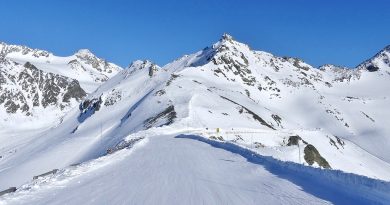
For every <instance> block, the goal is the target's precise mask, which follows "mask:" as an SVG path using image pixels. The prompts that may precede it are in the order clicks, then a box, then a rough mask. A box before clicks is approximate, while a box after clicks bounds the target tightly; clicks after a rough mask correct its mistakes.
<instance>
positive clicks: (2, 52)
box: [0, 43, 122, 93]
mask: <svg viewBox="0 0 390 205" xmlns="http://www.w3.org/2000/svg"><path fill="white" fill-rule="evenodd" d="M0 45H1V46H0V57H2V58H7V59H9V60H11V61H14V62H17V63H19V64H25V63H27V62H29V63H31V64H33V65H34V66H36V67H37V68H38V69H40V70H42V71H45V72H48V73H54V74H58V75H62V76H65V77H68V78H72V79H76V80H78V81H79V82H80V85H81V87H82V88H83V89H84V90H85V91H86V92H88V93H90V92H92V91H94V90H95V89H96V88H97V87H98V86H99V85H100V84H101V83H103V82H104V81H106V80H108V79H109V78H111V77H112V76H114V75H115V74H116V73H118V72H119V71H120V70H122V68H121V67H119V66H117V65H115V64H113V63H110V62H107V61H106V60H104V59H101V58H98V57H96V56H95V55H94V54H93V53H92V52H90V51H89V50H88V49H81V50H79V51H78V52H76V53H75V54H74V55H71V56H67V57H59V56H55V55H54V54H52V53H50V52H47V51H44V50H39V49H31V48H28V47H26V46H18V45H7V44H5V43H2V44H0Z"/></svg>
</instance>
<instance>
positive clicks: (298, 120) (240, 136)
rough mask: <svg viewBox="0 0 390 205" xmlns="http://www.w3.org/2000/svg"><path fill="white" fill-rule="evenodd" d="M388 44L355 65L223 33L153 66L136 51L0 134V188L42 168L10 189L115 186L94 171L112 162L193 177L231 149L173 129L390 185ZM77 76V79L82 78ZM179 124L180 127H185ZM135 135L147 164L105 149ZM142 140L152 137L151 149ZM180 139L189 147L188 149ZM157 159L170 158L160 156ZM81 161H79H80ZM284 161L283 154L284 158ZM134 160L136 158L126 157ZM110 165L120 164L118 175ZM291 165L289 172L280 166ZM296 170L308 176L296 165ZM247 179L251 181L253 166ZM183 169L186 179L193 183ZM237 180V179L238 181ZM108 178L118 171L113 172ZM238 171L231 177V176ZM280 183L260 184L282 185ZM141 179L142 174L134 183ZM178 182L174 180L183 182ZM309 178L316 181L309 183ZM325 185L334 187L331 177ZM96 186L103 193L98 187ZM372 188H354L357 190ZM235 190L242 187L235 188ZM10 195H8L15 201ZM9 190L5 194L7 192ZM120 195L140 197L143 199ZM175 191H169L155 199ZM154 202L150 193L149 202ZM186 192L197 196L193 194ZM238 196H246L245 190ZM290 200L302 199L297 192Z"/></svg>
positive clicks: (122, 173) (336, 177) (123, 169)
mask: <svg viewBox="0 0 390 205" xmlns="http://www.w3.org/2000/svg"><path fill="white" fill-rule="evenodd" d="M388 50H389V49H388V48H385V49H384V50H383V51H381V52H380V53H379V54H377V55H376V56H374V57H373V58H372V59H370V60H367V61H366V62H364V63H362V64H361V65H359V66H358V67H357V68H356V69H348V68H344V67H339V66H334V65H324V66H322V67H320V68H315V67H313V66H311V65H309V64H307V63H305V62H304V61H302V60H300V59H297V58H290V57H278V56H274V55H272V54H270V53H267V52H263V51H254V50H252V49H250V47H249V46H247V45H245V44H243V43H240V42H238V41H235V40H234V39H233V37H231V36H230V35H227V34H225V35H223V36H222V38H221V39H220V40H219V41H218V42H216V43H215V44H213V45H212V46H210V47H207V48H205V49H203V50H201V51H199V52H196V53H194V54H191V55H185V56H183V57H181V58H179V59H177V60H175V61H173V62H171V63H169V64H167V65H165V66H162V67H159V66H158V65H156V64H154V63H153V62H151V61H149V60H144V61H135V62H133V63H132V64H131V65H130V66H129V67H128V68H127V69H123V70H120V71H119V72H118V73H117V74H116V75H115V76H113V77H111V78H110V79H108V80H107V81H106V82H105V83H103V84H102V85H100V86H99V87H98V88H97V89H96V90H95V91H94V92H92V93H90V94H88V95H87V97H85V98H84V99H83V100H82V102H80V104H79V106H77V107H75V108H73V109H72V110H71V111H69V112H68V113H67V115H66V116H65V117H64V118H63V119H62V121H61V123H60V124H58V125H56V127H53V128H52V129H50V130H49V131H43V132H40V133H39V134H36V135H32V136H30V137H24V138H20V140H16V141H12V142H7V143H5V145H3V148H2V149H1V153H0V155H2V158H1V159H0V170H1V171H0V181H2V182H3V184H0V185H1V188H6V187H8V186H12V185H21V184H23V183H25V182H27V181H29V179H30V178H31V177H32V176H34V175H38V174H40V173H43V172H45V171H48V170H52V169H55V168H57V169H62V171H60V173H59V174H55V175H54V176H53V177H52V178H45V180H43V181H42V180H41V181H33V182H30V183H28V184H26V185H24V186H23V187H22V188H21V191H20V193H19V192H17V193H16V194H15V195H16V196H19V197H21V198H22V199H23V197H26V200H27V201H28V200H30V199H29V196H31V194H30V195H28V194H27V195H24V193H25V192H23V191H26V190H27V193H30V192H29V190H32V192H33V193H37V194H38V195H41V196H43V198H45V197H49V198H50V196H51V194H50V191H48V190H47V189H46V190H45V189H43V190H40V189H35V188H33V187H35V186H37V185H38V186H43V187H45V186H46V187H53V186H57V185H56V183H57V181H59V182H58V183H59V184H61V183H65V184H67V183H69V184H68V185H69V187H76V189H80V190H83V193H86V194H88V191H87V189H86V187H88V184H95V185H96V184H111V185H113V187H115V186H114V184H112V181H110V180H109V177H108V178H107V177H103V176H105V175H104V174H102V173H106V175H109V174H107V173H112V175H113V176H114V178H115V177H126V179H127V178H131V175H130V176H128V174H127V173H128V170H129V169H130V170H132V171H131V172H132V173H133V174H134V178H136V179H140V178H141V179H142V176H153V177H156V178H153V179H154V183H156V184H153V180H152V182H149V183H150V185H151V186H153V187H154V186H158V185H162V184H166V183H167V181H164V180H160V178H158V176H157V175H155V174H156V173H157V172H159V171H158V170H156V169H158V167H160V168H161V171H162V172H161V173H160V175H162V174H163V175H164V176H165V174H166V175H169V177H173V176H171V175H170V173H171V172H172V171H173V172H174V173H176V176H180V177H184V178H187V177H190V179H191V180H192V179H193V180H195V179H196V176H198V175H202V174H204V173H202V172H201V171H199V170H198V169H201V170H206V169H207V170H208V169H209V168H210V167H209V166H206V165H205V164H202V160H201V159H203V158H205V159H206V160H205V161H206V162H208V163H218V164H219V165H218V166H215V167H212V170H214V171H217V170H219V169H220V168H221V167H225V165H223V164H220V162H219V161H218V160H216V158H215V160H214V158H213V157H210V156H212V155H215V157H220V158H221V157H222V158H223V157H227V156H228V155H226V153H219V152H217V151H215V152H214V151H211V150H210V151H206V150H208V149H209V148H205V147H204V148H202V147H201V145H199V146H198V145H195V144H196V143H195V144H194V145H193V146H192V145H191V146H190V145H189V144H186V142H187V141H185V140H184V141H180V139H187V140H194V139H195V140H197V141H204V142H207V143H209V144H211V145H212V146H213V147H217V148H222V149H224V150H226V149H227V150H228V151H231V152H233V153H238V154H239V155H241V156H247V155H246V154H245V153H247V152H249V151H250V153H252V155H251V156H254V155H256V156H257V155H258V156H262V157H265V159H266V160H265V161H268V160H270V161H271V164H272V167H278V168H277V169H279V168H280V167H285V166H286V167H285V168H286V169H288V170H290V169H294V170H296V169H298V170H299V172H302V173H310V174H309V175H310V176H313V178H316V177H317V176H321V177H325V179H327V180H328V179H329V180H330V181H338V182H337V183H340V184H339V185H340V187H342V186H345V184H344V185H343V183H346V184H348V183H355V185H357V186H358V185H359V184H356V183H359V182H362V183H363V181H364V183H363V184H362V186H366V185H367V184H369V185H370V186H372V187H374V186H375V187H376V186H377V184H381V185H378V186H382V185H383V186H384V187H387V188H389V187H390V185H389V184H388V183H387V182H383V181H390V152H387V148H388V147H389V146H390V137H389V136H390V128H389V127H388V126H387V124H388V122H389V121H388V116H390V109H388V105H389V104H390V94H389V93H388V90H389V89H390V83H389V82H390V81H389V80H390V73H389V70H390V69H389V60H388V59H389V52H388ZM76 56H77V55H76ZM118 70H119V69H118ZM80 86H81V87H82V83H80ZM75 98H76V97H75ZM217 130H218V131H217ZM183 133H185V134H187V135H182V134H183ZM159 136H160V137H159ZM175 136H176V137H175ZM178 136H180V137H178ZM199 136H200V137H199ZM161 137H166V139H165V140H163V139H161ZM178 138H179V139H178ZM4 139H5V138H0V140H4ZM139 140H141V141H144V142H145V143H146V145H144V146H145V147H144V148H143V147H141V148H137V149H146V150H148V151H143V152H144V153H143V154H136V153H134V155H137V156H138V155H140V156H138V157H141V156H145V160H146V162H148V163H151V164H148V163H146V162H142V159H141V158H138V160H136V159H135V158H132V157H131V156H130V155H131V154H130V153H127V154H126V153H125V152H120V153H119V154H117V155H115V156H116V157H119V158H126V159H129V160H131V161H128V163H127V162H126V161H121V160H120V159H118V160H113V159H111V158H110V157H111V155H110V154H112V153H113V152H116V151H117V150H120V149H123V148H126V147H132V143H133V142H135V141H139ZM148 140H150V141H151V142H150V143H151V145H150V147H149V149H148V148H147V147H148V146H149V145H148V143H149V142H147V141H148ZM175 140H176V141H177V142H178V143H177V144H175V142H176V141H175ZM130 144H131V146H130ZM221 144H222V145H221ZM175 146H180V147H175ZM187 146H188V149H187ZM232 146H233V147H234V149H233V148H232ZM189 149H194V150H195V149H196V150H197V151H196V152H195V151H194V152H192V151H190V150H189ZM242 150H246V151H242ZM248 150H249V151H248ZM160 151H161V152H160ZM177 155H180V156H177ZM163 156H165V157H166V158H164V157H163ZM186 156H188V157H189V158H186ZM133 157H135V156H133ZM192 157H193V158H194V161H196V162H197V163H199V167H200V168H199V167H197V166H194V167H192V166H191V163H185V162H184V161H185V160H189V161H191V158H192ZM267 157H270V158H267ZM157 158H158V159H157ZM260 158H261V157H260ZM58 159H61V160H58ZM108 159H111V160H113V162H112V163H115V166H114V165H113V164H110V163H111V162H110V160H108ZM132 159H134V160H132ZM164 159H166V162H167V163H169V166H168V165H167V166H166V167H165V166H164V165H163V164H161V163H162V162H163V161H164ZM220 160H223V159H220ZM229 160H230V159H227V162H229V163H231V162H230V161H229ZM236 160H238V161H240V159H236V158H234V160H232V162H235V161H236ZM256 160H258V158H256V157H254V158H250V157H249V158H248V161H250V162H251V161H256ZM260 161H261V163H260V164H264V159H262V158H261V160H260ZM275 161H276V162H275ZM206 162H205V163H206ZM290 162H294V163H291V164H294V165H291V164H289V163H290ZM79 163H81V165H78V164H79ZM267 163H268V162H267ZM284 163H287V165H281V164H284ZM133 164H136V166H135V167H133V166H132V165H133ZM299 164H302V165H303V166H302V165H299ZM70 165H73V166H70ZM69 166H70V167H69ZM175 166H178V167H175ZM179 166H183V167H184V166H185V167H188V166H190V167H192V169H189V168H188V169H187V168H186V169H185V172H186V173H187V174H186V175H185V176H184V175H183V176H182V175H180V172H179V171H177V172H176V171H174V170H176V168H177V169H179V168H180V167H179ZM243 166H245V167H248V166H251V165H247V164H245V165H243ZM115 167H117V169H116V168H115ZM156 167H157V168H156ZM168 167H170V169H168ZM205 167H206V168H205ZM227 167H230V166H227ZM310 167H316V168H321V169H326V170H330V171H325V170H320V169H312V168H310ZM149 168H151V170H156V173H155V172H152V171H146V172H145V170H149ZM230 168H231V169H233V170H235V171H236V174H238V173H239V174H240V176H246V175H245V174H248V177H249V176H250V177H252V174H253V173H255V172H256V171H253V170H252V169H247V171H248V173H245V171H244V173H243V172H242V171H243V170H241V169H240V170H239V169H238V166H237V167H235V166H234V165H232V166H231V167H230ZM282 169H283V168H282ZM97 170H101V171H97ZM194 170H195V171H194ZM305 170H306V171H305ZM307 170H320V171H319V172H317V171H307ZM335 170H341V171H342V172H338V171H335ZM198 171H199V172H198ZM208 171H210V170H208ZM219 171H221V170H219ZM229 171H231V170H226V171H225V172H223V171H221V172H220V174H221V176H216V175H214V173H208V174H206V175H207V176H203V175H202V177H208V176H210V177H212V178H210V180H211V181H213V180H217V181H220V180H222V179H224V177H222V176H225V175H226V176H225V177H227V178H229V179H230V178H231V177H233V178H234V176H236V175H235V174H231V175H229V176H228V175H227V173H229ZM144 172H145V173H147V174H144ZM188 172H190V173H188ZM344 172H345V173H352V174H345V173H344ZM26 173H28V174H26ZM84 173H95V175H93V176H96V177H93V176H90V175H83V174H84ZM115 173H118V176H116V175H115ZM199 173H200V174H199ZM233 173H234V171H233ZM271 173H273V172H272V171H271ZM278 173H279V172H278ZM313 173H315V174H313ZM318 173H326V174H324V175H321V174H319V175H318ZM78 174H80V176H79V175H78ZM241 174H243V175H241ZM274 174H275V173H274ZM290 174H291V173H287V175H289V176H290ZM76 175H77V176H76ZM265 175H267V174H264V176H265ZM276 175H278V174H276ZM298 175H299V174H298ZM302 175H303V176H301V177H305V176H304V175H305V174H302ZM360 175H363V176H367V177H369V178H371V179H369V178H366V177H362V176H360ZM110 176H111V175H110ZM267 176H268V175H267ZM161 177H163V176H161ZM169 177H168V178H169ZM191 177H193V178H191ZM287 178H288V177H287ZM79 179H81V182H80V181H79V182H80V183H81V184H83V183H84V181H85V184H83V185H85V186H82V185H78V184H77V183H76V181H77V180H79ZM251 179H253V180H258V179H257V178H256V177H255V175H254V176H253V178H251ZM83 180H84V181H83ZM145 180H146V179H145ZM172 180H173V179H172ZM191 180H190V182H189V183H190V184H191V183H194V184H197V183H195V182H193V181H191ZM225 180H226V178H225ZM240 180H245V179H239V180H238V181H240ZM297 180H298V179H295V178H294V180H292V181H294V182H295V183H297ZM345 180H347V181H345ZM382 180H383V181H382ZM114 181H117V180H116V178H115V180H114ZM120 181H121V180H120ZM173 181H175V180H173ZM238 181H235V182H234V180H232V183H233V184H235V183H238ZM298 181H299V180H298ZM314 181H315V180H314ZM138 182H139V181H136V182H134V183H136V184H138ZM179 182H180V181H179ZM80 183H79V184H80ZM117 183H119V182H117ZM260 183H264V184H268V182H260ZM283 183H284V182H283ZM283 183H281V184H278V185H275V184H268V185H269V187H274V186H281V187H283V185H282V184H283ZM316 183H317V182H316ZM144 184H145V183H140V186H144ZM146 184H148V183H146ZM298 184H299V183H298ZM95 185H94V187H96V186H95ZM177 185H178V186H180V183H178V184H177ZM300 185H302V184H300ZM306 185H307V184H306ZM60 186H61V187H62V185H60ZM191 186H192V184H191ZM243 186H245V185H243ZM286 186H290V185H286ZM308 186H309V187H311V186H312V187H315V186H317V184H315V183H313V184H310V185H308ZM123 187H127V188H128V189H129V190H132V188H131V186H128V185H126V184H124V185H123ZM206 187H207V186H206ZM358 187H360V186H358ZM290 188H291V189H290ZM290 188H289V191H291V192H289V191H286V192H289V194H291V195H293V193H294V194H298V195H299V194H302V193H298V191H297V190H298V189H297V190H296V189H295V188H294V187H290ZM387 188H384V189H387ZM216 189H217V188H216ZM253 189H254V190H255V189H257V188H253ZM341 189H342V188H340V190H341ZM359 189H360V188H359ZM145 190H148V191H153V190H152V189H151V188H150V187H149V188H148V187H145ZM145 190H144V191H145ZM183 190H184V189H183ZM217 190H219V189H217ZM221 190H222V189H221ZM292 190H295V191H297V192H295V191H292ZM331 190H338V188H335V187H333V188H330V191H331ZM364 190H365V188H364ZM389 190H390V189H389ZM225 191H226V190H225ZM344 191H345V190H344ZM360 191H361V190H360ZM360 191H359V192H356V193H352V191H351V193H349V194H351V196H352V198H353V196H355V195H356V196H358V195H359V194H361V192H360ZM73 192H74V190H70V189H68V188H64V189H63V188H58V189H56V191H55V193H56V194H55V195H57V194H58V195H61V194H63V196H64V197H65V196H67V195H68V194H69V193H73ZM76 192H77V191H76ZM119 192H120V194H118V195H119V196H118V195H116V196H115V198H116V199H118V198H121V197H123V196H125V192H126V191H119ZM122 192H123V194H121V193H122ZM216 192H218V191H216ZM126 193H128V192H126ZM142 193H143V192H142ZM188 193H192V192H191V190H189V191H188V192H185V193H184V195H186V194H188ZM238 193H239V192H237V194H238ZM321 193H322V192H321ZM362 193H363V192H362ZM378 193H381V192H379V191H378ZM378 193H375V194H374V195H376V194H378ZM18 194H19V195H18ZM73 194H74V193H73ZM95 194H96V195H104V194H107V190H102V191H101V193H95ZM317 194H318V193H317ZM370 194H373V193H371V192H370ZM370 194H366V195H364V196H360V195H359V197H363V198H364V197H365V196H368V195H370ZM122 195H123V196H122ZM238 195H240V196H241V192H240V194H238ZM379 195H380V196H379ZM379 195H378V198H376V199H375V200H379V201H381V200H382V202H383V200H384V199H385V200H387V199H388V198H390V196H389V195H386V194H384V195H381V194H379ZM126 196H127V195H126ZM316 196H317V195H316ZM319 196H322V195H321V194H319ZM348 196H349V195H348ZM371 196H373V195H371ZM248 197H255V196H248ZM301 197H302V198H301V199H302V200H308V201H306V202H305V203H309V201H311V203H314V202H315V203H319V204H322V202H320V201H315V200H314V199H310V197H308V196H304V195H302V196H301ZM41 198H42V197H41ZM135 198H137V197H136V196H135ZM222 198H223V197H222ZM238 198H239V197H238ZM320 198H321V197H320ZM325 198H326V197H325ZM368 198H370V197H368ZM17 199H18V198H16V200H15V201H14V202H18V200H17ZM65 199H66V200H64V201H62V202H63V203H66V202H73V203H83V202H85V201H83V200H81V199H74V198H72V197H65ZM99 199H100V200H103V199H101V198H99ZM242 199H245V198H242ZM365 199H366V198H365ZM38 200H39V198H38ZM68 200H69V201H68ZM72 200H74V201H72ZM122 200H125V198H123V199H122ZM151 200H152V199H151ZM232 200H233V199H232ZM313 200H314V201H313ZM12 201H13V199H12V198H10V202H12ZM103 201H104V200H103ZM125 201H127V202H129V203H131V202H133V203H137V202H139V203H140V202H141V201H142V199H139V200H135V201H132V200H125ZM173 201H175V200H167V201H159V202H161V203H169V202H173ZM222 201H223V200H221V201H219V203H222ZM19 202H20V201H19ZM46 202H47V201H46ZM46 202H45V201H42V202H41V203H46ZM153 202H157V200H156V201H153V200H152V201H149V202H148V203H153ZM214 202H215V203H218V201H214ZM225 202H226V201H225ZM235 202H236V203H240V201H239V200H238V201H235ZM301 202H302V201H301ZM345 202H346V201H344V203H345ZM360 202H363V201H360ZM59 203H61V202H59ZM102 203H103V202H102ZM194 203H201V201H196V200H194ZM241 203H247V204H250V203H249V202H244V201H241ZM296 203H299V199H297V201H296Z"/></svg>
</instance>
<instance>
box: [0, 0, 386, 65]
mask: <svg viewBox="0 0 390 205" xmlns="http://www.w3.org/2000/svg"><path fill="white" fill-rule="evenodd" d="M389 8H390V1H389V0H365V1H364V0H344V1H341V0H272V1H271V0H193V1H184V0H165V1H157V0H156V1H148V0H142V1H141V0H139V1H131V0H129V1H124V0H106V1H99V0H66V1H59V0H58V1H54V0H51V1H49V0H47V1H43V0H34V1H30V0H25V1H20V0H3V1H1V5H0V9H1V10H0V41H4V42H6V43H9V44H23V45H27V46H29V47H33V48H40V49H44V50H48V51H51V52H53V53H55V54H57V55H62V56H66V55H71V54H72V53H74V52H75V51H77V50H78V49H80V48H88V49H90V50H91V51H92V52H93V53H95V54H96V55H98V56H99V57H103V58H105V59H107V60H109V61H112V62H114V63H116V64H118V65H121V66H127V65H128V64H129V63H130V62H131V61H133V60H136V59H151V60H152V61H155V62H157V63H158V64H160V65H164V64H166V63H168V62H170V61H172V60H174V59H176V58H178V57H180V56H182V55H184V54H190V53H193V52H195V51H198V50H201V49H202V48H204V47H206V46H209V45H211V44H212V43H214V42H216V41H217V40H218V39H219V38H220V36H221V35H222V33H224V32H227V33H230V34H231V35H233V36H234V38H235V39H237V40H239V41H241V42H244V43H246V44H249V45H250V46H251V48H253V49H255V50H263V51H267V52H271V53H273V54H275V55H278V56H292V57H299V58H302V59H303V60H305V61H306V62H308V63H310V64H312V65H315V66H318V65H322V64H325V63H331V64H336V65H344V66H349V67H352V66H356V65H357V64H359V63H360V62H362V61H363V60H365V59H367V58H369V57H371V56H372V55H374V54H375V53H376V52H378V51H379V50H380V49H382V48H384V47H385V46H386V45H389V44H390V12H389Z"/></svg>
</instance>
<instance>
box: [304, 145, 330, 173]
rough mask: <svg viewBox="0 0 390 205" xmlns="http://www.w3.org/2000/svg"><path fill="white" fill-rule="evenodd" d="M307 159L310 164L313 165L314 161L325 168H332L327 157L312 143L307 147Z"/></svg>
mask: <svg viewBox="0 0 390 205" xmlns="http://www.w3.org/2000/svg"><path fill="white" fill-rule="evenodd" d="M304 152H305V156H304V158H305V160H306V162H307V163H308V164H309V165H313V164H314V162H316V163H317V164H318V165H319V166H320V167H323V168H327V169H329V168H331V167H330V165H329V163H328V162H327V161H326V159H324V158H323V157H322V156H321V155H320V153H319V152H318V150H317V149H316V148H315V147H314V146H313V145H311V144H309V145H307V146H306V147H305V150H304Z"/></svg>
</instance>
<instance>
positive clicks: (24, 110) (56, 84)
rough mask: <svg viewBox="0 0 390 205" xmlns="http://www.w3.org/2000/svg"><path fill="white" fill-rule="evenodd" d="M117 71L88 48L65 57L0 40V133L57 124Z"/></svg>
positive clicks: (13, 133)
mask: <svg viewBox="0 0 390 205" xmlns="http://www.w3.org/2000/svg"><path fill="white" fill-rule="evenodd" d="M120 70H121V68H120V67H119V66H116V65H115V64H112V63H108V62H107V61H105V60H102V59H100V58H97V57H96V56H94V55H93V54H92V53H91V52H89V51H88V50H85V49H84V50H80V51H78V52H77V53H75V54H74V55H72V56H69V57H58V56H55V55H53V54H52V53H50V52H47V51H43V50H38V49H31V48H28V47H26V46H18V45H7V44H5V43H0V122H1V123H0V127H1V131H0V135H1V137H3V136H4V137H7V138H12V137H18V134H17V133H18V132H21V131H23V132H24V134H23V135H30V134H32V133H35V132H37V131H38V132H40V131H43V130H45V129H47V128H50V127H51V126H54V125H55V124H58V123H59V122H60V121H61V120H62V117H63V116H64V115H65V114H66V113H67V112H68V111H69V110H70V109H72V108H74V107H77V106H78V104H79V103H80V102H81V100H82V99H83V98H84V97H86V95H87V94H88V93H91V92H93V91H94V90H95V89H96V88H97V87H98V86H99V85H101V84H102V83H103V82H105V81H106V80H108V79H109V78H110V77H112V76H113V75H115V74H116V73H118V72H119V71H120Z"/></svg>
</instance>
